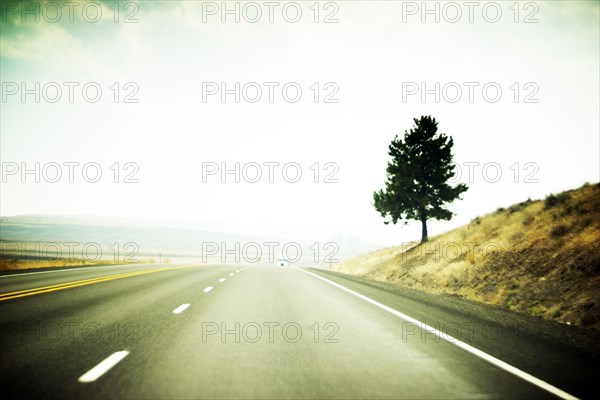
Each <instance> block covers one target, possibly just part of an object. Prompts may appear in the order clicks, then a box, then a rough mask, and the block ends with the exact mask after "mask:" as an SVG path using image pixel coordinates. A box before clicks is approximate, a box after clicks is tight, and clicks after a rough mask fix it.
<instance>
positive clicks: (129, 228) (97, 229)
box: [0, 215, 366, 269]
mask: <svg viewBox="0 0 600 400" xmlns="http://www.w3.org/2000/svg"><path fill="white" fill-rule="evenodd" d="M330 241H332V242H335V243H336V245H337V250H336V249H333V248H324V246H325V243H326V242H325V241H324V242H322V243H321V242H320V247H321V254H320V258H319V263H315V262H314V261H313V258H314V257H313V254H314V250H312V249H311V246H313V243H314V242H315V241H308V240H303V239H302V238H293V237H292V238H289V237H275V236H272V237H268V236H261V235H248V234H236V233H228V232H217V231H211V230H201V229H193V228H184V227H165V226H157V225H152V221H143V220H136V219H132V218H129V219H127V218H125V219H119V218H100V217H89V216H54V215H23V216H11V217H2V218H1V219H0V269H23V268H42V267H49V266H63V265H70V264H69V262H65V260H61V261H60V262H56V263H52V264H50V263H47V262H43V259H48V257H45V256H49V257H52V256H53V255H54V254H48V255H47V254H39V253H40V251H36V249H37V248H45V246H47V244H49V243H58V244H59V245H61V246H62V248H63V256H64V253H65V252H68V248H67V247H66V245H64V244H66V243H70V242H76V243H80V244H81V245H80V246H78V247H77V248H76V250H79V251H81V249H82V247H83V245H84V244H86V243H98V244H99V245H100V247H101V248H102V254H103V256H105V257H104V258H105V259H106V260H110V259H112V258H114V257H111V255H112V254H113V252H112V251H111V250H110V248H111V246H112V247H114V246H113V244H114V243H118V244H119V245H120V247H121V248H122V247H123V246H124V245H125V244H127V243H130V242H133V243H135V244H136V245H137V246H138V247H139V251H138V252H137V253H136V254H137V255H138V256H139V257H137V258H138V259H144V261H149V262H157V261H160V260H162V261H165V260H166V259H168V260H169V261H171V262H194V263H195V262H201V261H202V249H203V247H202V246H203V244H204V243H216V244H218V246H219V249H220V250H221V249H228V250H233V249H235V248H236V247H235V246H236V244H237V245H238V246H239V248H240V249H242V248H243V247H244V246H245V245H248V244H252V243H256V244H258V245H259V246H260V251H262V257H261V258H260V262H259V263H261V264H270V263H271V264H272V263H274V262H270V261H269V251H273V253H274V257H275V258H276V259H277V258H279V257H281V250H282V248H283V246H284V245H286V244H296V243H297V244H298V245H299V246H300V247H301V249H302V251H301V255H302V258H301V259H300V261H298V262H297V263H296V264H295V265H297V266H306V267H319V268H328V267H329V263H328V262H323V258H324V255H323V254H325V255H331V256H332V257H333V258H336V259H344V258H349V257H353V256H356V255H357V254H360V253H361V252H364V251H366V246H364V245H362V244H361V243H358V244H357V243H356V241H353V240H352V239H351V238H346V237H344V236H338V237H332V238H331V240H330ZM266 242H271V243H273V242H274V243H278V245H277V246H276V247H273V248H272V249H269V247H268V246H266V245H264V243H266ZM223 243H225V246H222V244H223ZM16 246H20V247H18V248H19V249H25V250H24V251H23V250H19V251H15V248H16ZM36 246H38V247H36ZM48 248H49V249H50V251H51V252H52V250H53V248H52V246H50V247H48ZM313 248H314V247H313ZM249 249H250V250H249V253H248V254H247V256H248V259H253V257H254V255H253V254H250V253H251V252H252V251H253V250H254V248H253V247H249ZM220 250H219V251H218V253H217V254H216V255H214V256H212V257H209V258H208V262H210V263H218V262H221V256H222V254H223V253H226V252H225V251H220ZM42 253H43V252H42ZM121 253H122V255H124V254H126V252H125V251H122V252H121ZM237 253H238V254H240V263H243V262H244V257H245V255H244V254H245V253H243V252H242V251H238V252H237ZM159 254H160V258H159ZM229 254H230V255H229V256H227V258H226V262H227V263H233V262H235V255H234V254H231V252H230V253H229ZM295 254H296V253H295V251H294V248H293V247H291V250H290V252H289V255H290V256H291V257H295ZM76 258H77V257H76ZM78 258H81V254H80V257H78ZM28 260H29V261H30V260H35V262H33V263H32V262H29V263H23V262H21V261H28ZM106 260H102V262H105V261H106ZM57 261H58V260H57ZM80 261H81V262H80ZM113 261H114V260H113ZM17 264H19V265H17ZM75 264H77V265H79V264H83V262H82V260H79V259H78V260H77V263H75Z"/></svg>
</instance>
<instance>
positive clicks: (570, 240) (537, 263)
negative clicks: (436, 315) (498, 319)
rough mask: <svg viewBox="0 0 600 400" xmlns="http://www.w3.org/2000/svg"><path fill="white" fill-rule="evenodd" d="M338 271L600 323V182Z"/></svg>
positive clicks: (588, 323)
mask: <svg viewBox="0 0 600 400" xmlns="http://www.w3.org/2000/svg"><path fill="white" fill-rule="evenodd" d="M333 269H334V270H335V271H339V272H344V273H349V274H355V275H361V276H364V277H366V278H370V279H375V280H381V281H389V282H393V283H395V284H397V285H400V286H404V287H410V288H414V289H418V290H422V291H426V292H430V293H445V294H454V295H459V296H463V297H465V298H468V299H471V300H475V301H480V302H486V303H491V304H496V305H500V306H503V307H507V308H509V309H511V310H514V311H517V312H523V313H529V314H531V315H535V316H540V317H543V318H546V319H554V320H557V321H559V322H563V323H569V324H574V325H579V326H584V327H588V328H591V329H594V330H600V184H594V185H589V184H586V185H584V186H582V187H581V188H579V189H576V190H569V191H566V192H562V193H560V194H557V195H550V196H548V197H546V198H545V199H544V200H535V201H531V200H527V201H525V202H523V203H519V204H515V205H513V206H511V207H509V208H507V209H504V208H500V209H498V210H496V212H494V213H491V214H488V215H486V216H484V217H477V218H475V219H474V220H472V221H471V222H470V223H469V224H468V225H466V226H463V227H460V228H457V229H455V230H452V231H450V232H447V233H444V234H441V235H439V236H436V237H433V238H430V240H429V242H428V243H426V244H425V245H417V244H414V243H413V244H404V245H402V246H398V247H392V248H387V249H383V250H378V251H375V252H372V253H369V254H366V255H363V256H359V257H356V258H353V259H350V260H347V261H345V262H343V263H340V264H338V265H337V266H335V267H334V268H333Z"/></svg>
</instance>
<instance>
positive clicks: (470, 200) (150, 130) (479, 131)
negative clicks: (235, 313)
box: [0, 0, 600, 246]
mask: <svg viewBox="0 0 600 400" xmlns="http://www.w3.org/2000/svg"><path fill="white" fill-rule="evenodd" d="M78 3H79V5H78V6H73V5H71V6H67V5H65V3H64V2H63V1H57V2H47V1H44V2H41V3H37V6H36V5H35V3H29V2H27V3H18V2H12V3H11V2H8V3H3V7H4V8H3V9H2V21H1V29H2V31H1V35H0V44H1V57H0V64H1V65H0V67H1V81H2V102H1V103H0V106H1V120H0V121H1V122H0V128H1V143H0V144H1V151H0V156H1V161H2V168H3V177H2V178H3V182H2V193H1V197H0V200H1V210H0V212H1V214H2V215H4V216H6V215H17V214H84V215H103V216H128V217H143V218H153V219H154V218H156V219H160V220H178V221H186V222H188V223H190V224H196V225H197V226H198V227H201V228H208V229H217V230H223V231H232V232H235V231H238V232H250V233H256V234H261V235H268V236H272V235H277V234H285V235H287V236H288V237H289V236H292V237H296V236H298V237H300V236H301V237H302V238H307V239H309V240H311V239H313V238H314V240H322V238H327V237H330V236H333V235H339V234H342V235H344V236H346V237H355V238H357V239H360V240H361V241H362V242H364V243H368V244H371V245H374V246H382V245H391V244H398V243H401V242H403V241H409V240H416V239H419V237H420V236H419V235H420V224H419V223H418V222H415V223H414V224H412V225H409V226H408V227H405V228H401V227H400V226H392V225H390V226H385V225H384V224H383V219H382V218H381V217H380V216H379V214H378V213H377V212H376V211H375V210H374V208H373V206H372V203H373V200H372V193H373V191H375V190H378V189H380V188H382V187H383V185H384V180H385V168H386V163H387V161H388V155H387V146H388V144H389V142H390V141H391V140H392V138H393V137H394V135H396V134H403V132H404V131H405V130H407V129H409V128H411V126H412V119H413V118H415V117H419V116H421V115H433V116H434V117H436V118H437V120H438V122H439V128H440V130H441V131H442V132H445V133H447V134H449V135H451V136H452V137H453V138H454V142H455V146H454V154H455V161H456V162H457V163H458V164H459V165H460V166H461V167H462V168H461V171H462V176H461V179H460V181H461V182H465V183H467V184H468V185H469V187H470V188H469V190H468V191H467V192H466V193H465V194H464V195H463V198H464V199H463V200H462V201H456V202H455V203H454V204H453V205H452V206H451V210H453V211H454V212H455V213H456V214H457V215H456V217H455V218H454V219H453V220H452V221H449V222H445V221H442V222H437V221H431V222H430V224H429V227H430V234H436V233H440V232H443V231H446V230H448V229H451V228H453V227H455V226H458V225H461V224H464V223H466V222H468V221H469V220H471V219H472V218H474V217H476V216H477V215H483V214H485V213H487V212H491V211H494V210H495V209H496V208H498V207H500V206H506V205H510V204H512V203H514V202H519V201H523V200H525V199H527V198H528V197H531V198H540V197H543V196H545V195H547V194H548V193H551V192H557V191H562V190H565V189H571V188H575V187H578V186H580V185H581V184H583V183H584V182H597V181H598V180H600V176H599V174H600V172H599V171H600V165H599V160H600V155H599V151H600V150H599V149H600V143H599V132H600V127H599V112H598V110H599V109H600V104H599V75H600V74H599V71H600V66H599V59H600V54H599V49H600V43H599V24H600V23H599V18H600V15H599V6H598V4H599V3H598V2H597V1H590V2H588V1H565V2H559V1H546V2H545V1H538V2H520V3H519V4H518V6H517V7H515V6H514V2H513V1H506V2H505V1H500V2H486V1H482V2H478V5H476V6H475V7H474V8H473V9H471V8H469V6H468V5H465V4H466V3H465V2H460V1H459V2H455V3H450V4H448V3H446V2H441V3H436V2H428V3H427V6H428V8H429V9H430V10H434V11H435V7H437V10H439V22H436V20H435V19H436V15H435V14H425V13H424V12H423V11H424V10H423V7H422V2H420V1H419V2H402V1H368V2H367V1H336V2H321V3H319V4H318V7H315V6H314V5H313V4H314V2H313V1H309V2H296V3H293V2H276V3H277V4H276V5H274V6H271V5H269V3H268V2H267V3H265V2H261V1H259V2H255V3H250V4H248V3H247V2H239V3H236V2H227V7H228V9H229V10H234V13H233V14H226V13H223V7H222V2H220V1H219V2H213V3H211V2H208V3H203V2H200V1H184V2H175V1H169V2H157V1H152V2H126V1H125V2H121V3H120V4H119V7H118V9H119V13H118V15H117V14H116V7H115V6H114V4H115V3H114V1H112V0H111V1H108V2H100V1H96V2H93V1H92V2H88V1H83V0H79V1H78ZM90 3H91V4H90ZM4 4H8V6H6V5H4ZM436 4H437V5H436ZM36 7H38V8H36ZM69 7H72V8H71V9H70V8H69ZM236 7H237V10H239V22H236V21H235V18H236V15H235V10H236ZM270 7H273V8H270ZM317 9H318V15H317V13H316V10H317ZM27 10H33V11H32V12H31V13H27V12H26V11H27ZM298 10H300V11H301V15H298V14H297V12H298ZM498 10H499V11H500V12H501V14H500V15H499V14H497V12H498ZM270 11H271V12H272V15H271V16H270V15H269V14H270ZM70 12H72V22H71V21H70V15H69V13H70ZM99 12H100V14H98V13H99ZM257 12H260V13H261V14H260V15H259V14H258V13H257ZM457 13H460V15H459V14H457ZM270 17H271V18H272V20H273V22H270V21H269V19H270ZM36 18H38V19H39V22H36ZM223 18H225V22H223V21H222V19H223ZM315 18H316V19H317V20H318V22H315ZM423 18H424V19H425V21H424V22H423V20H422V19H423ZM23 19H25V22H22V20H23ZM115 19H117V22H115ZM295 19H298V21H297V22H293V21H294V20H295ZM326 19H327V20H328V22H329V23H325V21H324V20H326ZM470 19H471V20H472V22H471V21H470ZM95 20H97V22H93V21H95ZM126 20H127V22H126ZM494 20H497V22H493V21H494ZM515 20H517V22H515ZM54 21H56V22H54ZM253 21H254V22H253ZM335 21H337V22H335ZM452 21H456V22H452ZM526 21H527V23H526ZM36 82H38V83H39V90H37V89H36ZM52 82H54V83H52ZM65 82H67V83H65ZM69 82H70V83H69ZM236 82H239V91H238V94H239V97H240V99H239V100H240V101H239V103H236V102H235V100H236V99H235V97H236V93H235V91H236V90H235V89H236ZM265 82H267V84H265ZM436 82H438V83H439V91H438V93H437V94H439V99H438V100H439V102H436V98H435V97H436V93H435V92H436V90H435V88H436ZM465 82H466V84H465ZM221 83H224V85H225V87H224V89H226V90H229V91H230V92H228V93H229V94H226V96H225V102H223V101H222V98H221V89H222V87H221ZM315 83H316V85H315ZM421 83H423V85H424V87H423V88H424V89H426V90H429V94H427V95H426V96H425V98H424V99H422V97H421V94H422V93H421V89H422V88H421ZM86 85H87V86H86ZM286 85H287V86H286ZM84 86H85V87H86V91H85V92H84V91H83V87H84ZM484 86H485V88H486V89H485V91H484V90H483V88H484ZM284 87H285V88H286V89H285V91H284V90H283V88H284ZM69 88H72V91H73V92H72V95H73V98H72V100H73V101H72V102H70V99H69V90H70V89H69ZM97 88H100V89H101V91H102V93H101V96H100V97H99V99H98V101H97V102H95V103H94V102H92V101H93V100H94V97H95V96H96V90H97ZM257 88H258V89H260V91H261V97H260V98H258V97H257V96H258V93H259V92H258V91H257ZM298 88H300V89H301V91H302V92H301V95H298V93H297V89H298ZM317 88H318V91H317ZM457 88H458V89H460V90H461V94H462V96H461V97H460V99H457V94H458V92H457ZM470 88H471V89H472V96H473V97H472V99H470V98H469V97H470ZM498 88H500V90H501V94H498V93H497V90H498ZM23 89H26V90H29V91H30V92H29V94H25V95H24V97H25V98H24V100H25V101H24V102H23V99H22V94H23V93H22V90H23ZM57 89H60V93H61V97H60V99H58V98H57V93H58V91H57ZM270 90H272V93H270ZM415 91H418V92H417V93H414V92H415ZM36 92H37V93H36ZM117 92H118V97H117V99H116V100H117V102H115V96H116V95H117ZM214 92H217V93H216V94H212V93H214ZM270 94H272V96H273V97H272V100H273V101H272V102H271V101H270V99H269V97H270ZM36 95H39V97H40V98H39V102H36ZM84 96H87V100H86V98H85V97H84ZM286 96H287V97H286ZM486 96H487V97H486ZM315 97H316V100H317V102H316V103H315ZM126 99H128V100H137V103H127V102H125V100H126ZM54 100H56V102H52V101H54ZM255 100H256V102H253V101H255ZM295 100H298V101H296V102H294V101H295ZM325 100H329V101H331V100H337V102H333V103H331V102H326V101H325ZM423 100H424V101H423ZM454 100H457V101H455V102H453V101H454ZM470 100H472V101H470ZM495 100H497V101H495ZM515 100H516V102H515ZM493 101H495V102H493ZM533 101H535V102H533ZM36 162H39V163H40V182H39V183H36V182H35V175H34V174H29V175H26V176H25V177H22V176H21V171H20V169H22V167H23V165H24V166H26V167H27V168H29V169H34V168H35V163H36ZM115 162H118V163H119V165H118V168H117V167H116V166H115V165H114V164H115ZM236 162H238V163H240V183H236V182H235V181H234V180H235V177H234V175H232V174H230V175H227V176H225V178H227V182H226V183H222V182H221V175H220V174H219V173H217V174H216V175H210V176H207V177H206V179H204V180H205V181H206V182H203V174H202V172H203V163H216V164H210V167H213V166H215V165H217V166H218V167H219V168H221V163H226V165H227V167H228V168H230V169H233V168H234V167H235V163H236ZM316 162H318V163H319V165H318V168H317V166H316V165H315V163H316ZM22 163H25V164H22ZM53 163H56V164H53ZM64 163H80V164H79V165H75V164H71V165H73V167H72V168H73V169H74V176H73V180H74V182H72V183H71V182H69V177H68V173H69V168H68V165H69V164H64ZM88 163H97V164H90V165H91V166H90V165H88V169H87V175H86V177H87V178H88V180H93V178H94V176H95V169H94V165H95V166H96V167H97V166H99V167H100V168H101V171H102V176H101V178H100V179H99V181H98V182H96V183H90V182H87V181H86V180H85V179H84V177H83V176H82V166H83V165H85V164H88ZM126 163H135V165H133V164H127V166H126ZM248 163H257V164H259V165H260V166H261V170H262V174H263V175H262V179H261V180H260V181H259V182H258V183H251V182H247V181H245V180H244V175H243V172H245V173H246V177H247V178H248V179H253V178H254V177H255V174H256V168H255V166H256V164H248ZM264 163H279V165H278V166H277V165H276V164H270V165H273V171H274V175H273V180H274V182H272V183H271V182H269V177H268V174H269V167H268V165H269V164H267V165H265V164H264ZM288 163H297V164H290V165H289V166H288V169H287V175H285V178H287V179H288V180H293V179H294V177H295V175H296V173H295V172H296V170H295V167H297V166H300V168H301V172H302V176H301V178H300V180H299V181H298V182H297V183H290V182H287V181H286V179H284V176H283V172H282V166H283V165H285V164H288ZM328 163H329V164H328ZM465 163H479V165H478V166H477V165H476V166H475V167H474V175H473V176H472V179H471V180H472V182H469V176H468V168H467V164H465ZM494 163H495V164H494ZM515 163H518V164H515ZM57 164H58V165H59V166H61V172H62V177H61V179H59V180H58V182H57V183H51V182H49V181H51V180H53V179H54V177H55V175H56V168H55V167H56V165H57ZM486 164H487V165H488V168H487V170H486V172H487V175H484V174H483V172H482V171H483V168H482V167H483V166H484V165H486ZM15 165H16V166H17V167H18V168H19V171H17V172H16V174H14V175H11V173H12V172H13V169H14V168H15ZM204 165H205V168H206V166H207V165H208V164H204ZM473 165H475V164H473ZM111 166H112V169H111ZM135 166H137V167H139V169H136V167H135ZM244 167H245V168H244ZM311 167H312V168H311ZM498 168H499V171H500V172H501V174H502V175H501V177H499V178H498V179H497V182H493V181H494V180H496V179H495V176H496V173H497V170H498ZM117 169H118V170H119V171H120V174H119V176H118V177H117V180H118V181H119V182H118V183H115V182H114V179H115V170H117ZM315 170H319V172H320V173H319V176H318V178H317V179H318V181H319V182H318V183H315V182H314V179H315ZM517 171H518V175H516V172H517ZM129 173H133V178H134V179H137V180H139V182H138V183H124V182H123V181H124V180H125V178H126V176H127V175H128V174H129ZM330 174H331V175H330ZM328 176H329V180H335V179H337V180H338V181H339V182H337V183H334V182H333V183H325V182H324V181H325V180H326V177H328ZM130 178H131V177H130ZM23 180H25V182H22V181H23ZM515 180H516V181H517V182H515ZM535 181H537V183H536V182H535Z"/></svg>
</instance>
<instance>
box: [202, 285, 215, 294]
mask: <svg viewBox="0 0 600 400" xmlns="http://www.w3.org/2000/svg"><path fill="white" fill-rule="evenodd" d="M211 290H213V287H212V286H209V287H206V288H204V293H208V292H210V291H211Z"/></svg>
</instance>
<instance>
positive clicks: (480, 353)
mask: <svg viewBox="0 0 600 400" xmlns="http://www.w3.org/2000/svg"><path fill="white" fill-rule="evenodd" d="M294 268H296V269H297V270H299V271H302V272H304V273H306V274H309V275H312V276H314V277H316V278H319V279H321V280H323V281H325V282H327V283H329V284H331V285H333V286H335V287H337V288H338V289H342V290H343V291H345V292H347V293H350V294H351V295H354V296H356V297H358V298H359V299H361V300H364V301H366V302H368V303H371V304H373V305H374V306H376V307H379V308H381V309H382V310H384V311H387V312H389V313H390V314H392V315H395V316H396V317H398V318H401V319H403V320H405V321H408V322H411V323H413V324H415V325H419V327H420V328H421V329H424V330H426V331H427V332H429V333H432V334H434V335H435V336H437V337H439V338H440V339H442V340H445V341H447V342H449V343H452V344H454V345H455V346H457V347H460V348H461V349H463V350H465V351H468V352H469V353H471V354H473V355H474V356H477V357H479V358H481V359H482V360H485V361H487V362H489V363H490V364H493V365H495V366H497V367H498V368H501V369H503V370H505V371H507V372H509V373H511V374H513V375H515V376H518V377H519V378H521V379H523V380H525V381H527V382H529V383H532V384H534V385H535V386H537V387H539V388H541V389H544V390H546V391H547V392H550V393H552V394H554V395H555V396H558V397H560V398H562V399H569V400H578V398H577V397H575V396H573V395H572V394H569V393H567V392H565V391H564V390H561V389H559V388H557V387H556V386H553V385H551V384H549V383H548V382H546V381H543V380H541V379H539V378H536V377H535V376H533V375H530V374H528V373H527V372H525V371H523V370H520V369H519V368H517V367H513V366H512V365H510V364H508V363H506V362H504V361H502V360H499V359H497V358H496V357H494V356H491V355H489V354H487V353H485V352H483V351H481V350H479V349H477V348H475V347H473V346H471V345H469V344H467V343H465V342H461V341H460V340H458V339H456V338H454V337H452V336H450V335H447V334H445V333H443V332H441V331H438V330H437V329H435V328H432V327H431V326H429V325H427V324H425V323H423V322H421V321H418V320H416V319H414V318H412V317H409V316H408V315H406V314H403V313H401V312H399V311H396V310H394V309H393V308H391V307H388V306H386V305H385V304H381V303H379V302H378V301H375V300H373V299H371V298H369V297H367V296H365V295H362V294H360V293H358V292H355V291H354V290H352V289H348V288H347V287H345V286H342V285H340V284H339V283H335V282H333V281H330V280H329V279H327V278H323V277H322V276H319V275H317V274H314V273H312V272H308V271H305V270H303V269H301V268H298V267H294Z"/></svg>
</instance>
